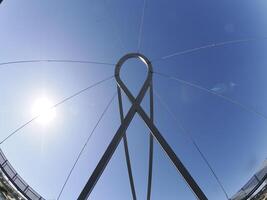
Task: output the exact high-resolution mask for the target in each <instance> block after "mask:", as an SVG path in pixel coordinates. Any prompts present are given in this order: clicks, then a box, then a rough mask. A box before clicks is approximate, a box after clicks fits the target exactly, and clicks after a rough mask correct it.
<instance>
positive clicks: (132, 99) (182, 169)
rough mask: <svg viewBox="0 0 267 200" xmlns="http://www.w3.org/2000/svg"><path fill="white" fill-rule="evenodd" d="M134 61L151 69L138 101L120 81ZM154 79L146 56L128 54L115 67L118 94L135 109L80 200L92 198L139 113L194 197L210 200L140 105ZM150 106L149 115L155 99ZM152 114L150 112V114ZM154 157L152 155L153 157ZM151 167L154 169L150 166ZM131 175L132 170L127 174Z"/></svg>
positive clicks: (125, 121)
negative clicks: (104, 172)
mask: <svg viewBox="0 0 267 200" xmlns="http://www.w3.org/2000/svg"><path fill="white" fill-rule="evenodd" d="M131 58H137V59H140V60H141V61H142V62H143V63H144V64H145V65H146V66H147V69H148V72H147V78H146V80H145V82H144V84H143V86H142V88H141V89H140V91H139V94H138V95H137V97H136V98H135V97H134V96H133V95H132V93H131V92H130V91H129V89H128V88H127V87H126V85H125V84H124V82H123V81H122V80H121V77H120V70H121V67H122V65H123V64H124V63H125V62H126V61H127V60H128V59H131ZM152 76H153V70H152V64H151V62H150V61H149V60H148V58H147V57H145V56H144V55H142V54H140V53H129V54H126V55H125V56H123V57H122V58H121V59H120V60H119V62H118V63H117V64H116V67H115V78H116V81H117V85H118V87H119V91H120V90H122V91H123V92H124V93H125V94H126V96H127V97H128V98H129V100H130V102H131V103H132V106H131V108H130V110H129V111H128V113H127V114H126V116H125V117H124V118H123V117H122V118H121V119H122V120H121V125H120V127H119V128H118V130H117V132H116V134H115V135H114V137H113V139H112V140H111V142H110V143H109V145H108V147H107V149H106V151H105V153H104V154H103V156H102V157H101V159H100V161H99V162H98V164H97V166H96V168H95V170H94V171H93V173H92V175H91V176H90V178H89V180H88V181H87V183H86V185H85V186H84V188H83V190H82V192H81V193H80V196H79V197H78V200H85V199H87V198H88V197H89V195H90V193H91V192H92V190H93V189H94V186H95V185H96V183H97V181H98V179H99V178H100V177H101V175H102V173H103V171H104V170H105V168H106V166H107V164H108V162H109V161H110V159H111V157H112V155H113V153H114V152H115V150H116V149H117V147H118V145H119V143H120V141H121V139H122V138H123V137H124V136H125V133H126V130H127V128H128V126H129V124H130V123H131V121H132V119H133V117H134V116H135V114H136V113H138V114H139V116H140V117H141V119H142V120H143V121H144V122H145V124H146V125H147V127H148V128H149V129H150V132H151V134H152V135H153V138H155V139H156V140H157V141H158V143H159V144H160V146H161V147H162V149H163V150H164V151H165V153H166V154H167V156H168V157H169V158H170V160H171V161H172V163H173V164H174V166H175V167H176V169H177V171H178V172H179V173H180V174H181V176H182V177H183V178H184V180H185V182H186V183H187V184H188V186H189V187H190V188H191V190H192V192H193V193H194V194H195V196H196V198H197V199H199V200H207V199H208V198H207V197H206V196H205V194H204V192H203V191H202V190H201V188H200V187H199V186H198V184H197V183H196V181H195V180H194V179H193V177H192V176H191V175H190V173H189V172H188V170H187V169H186V168H185V166H184V165H183V163H182V162H181V161H180V159H179V158H178V156H177V155H176V154H175V152H174V151H173V150H172V148H171V147H170V145H169V144H168V142H167V141H166V140H165V139H164V137H163V136H162V134H161V133H160V131H159V130H158V129H157V127H156V126H155V124H154V123H153V117H152V116H153V114H152V115H150V117H151V118H150V117H149V116H148V115H147V113H146V112H145V111H144V109H143V108H142V107H141V102H142V100H143V98H144V96H145V94H146V92H148V90H149V88H150V86H151V83H152ZM150 94H151V95H152V96H153V93H152V90H150ZM150 103H151V104H152V105H151V106H152V109H150V112H151V111H152V110H153V99H152V101H151V99H150ZM150 114H151V113H150ZM150 155H151V154H150ZM151 167H152V166H151ZM128 172H129V171H128Z"/></svg>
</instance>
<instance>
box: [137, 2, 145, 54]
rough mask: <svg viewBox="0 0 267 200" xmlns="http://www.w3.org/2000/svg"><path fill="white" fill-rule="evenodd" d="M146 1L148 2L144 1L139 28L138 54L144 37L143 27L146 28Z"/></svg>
mask: <svg viewBox="0 0 267 200" xmlns="http://www.w3.org/2000/svg"><path fill="white" fill-rule="evenodd" d="M146 1H147V0H144V4H143V10H142V15H141V21H140V26H139V35H138V46H137V52H139V51H140V48H141V43H142V35H143V27H144V18H145V10H146Z"/></svg>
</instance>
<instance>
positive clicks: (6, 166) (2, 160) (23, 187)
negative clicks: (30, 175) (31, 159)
mask: <svg viewBox="0 0 267 200" xmlns="http://www.w3.org/2000/svg"><path fill="white" fill-rule="evenodd" d="M0 168H1V170H2V171H3V172H4V174H5V175H6V176H7V178H8V180H9V181H10V182H11V183H12V184H13V185H14V186H15V188H16V189H17V190H18V191H19V192H20V193H21V194H22V195H23V196H25V197H26V198H27V199H30V200H44V198H43V197H42V196H41V195H39V194H38V193H37V192H36V191H35V190H34V189H33V188H31V187H30V186H29V185H28V184H27V183H26V182H25V181H24V180H23V179H22V178H21V177H20V176H19V175H18V173H17V172H16V171H15V169H14V168H13V167H12V166H11V164H10V162H9V161H8V160H7V158H6V157H5V155H4V153H3V152H2V150H1V149H0Z"/></svg>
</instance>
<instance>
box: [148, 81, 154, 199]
mask: <svg viewBox="0 0 267 200" xmlns="http://www.w3.org/2000/svg"><path fill="white" fill-rule="evenodd" d="M149 91H150V97H149V98H150V119H151V121H152V122H153V121H154V99H153V80H151V82H150V88H149ZM153 151H154V140H153V135H152V133H150V134H149V164H148V165H149V167H148V182H147V200H150V198H151V188H152V172H153Z"/></svg>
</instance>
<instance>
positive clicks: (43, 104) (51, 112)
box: [32, 97, 56, 125]
mask: <svg viewBox="0 0 267 200" xmlns="http://www.w3.org/2000/svg"><path fill="white" fill-rule="evenodd" d="M52 106H53V103H52V101H50V100H49V99H48V98H46V97H42V98H38V99H36V100H35V102H34V103H33V106H32V115H33V117H36V116H39V117H38V118H37V119H36V121H37V122H38V123H39V124H41V125H47V124H48V123H50V122H51V121H52V120H53V119H54V118H55V117H56V111H55V109H54V108H52Z"/></svg>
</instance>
